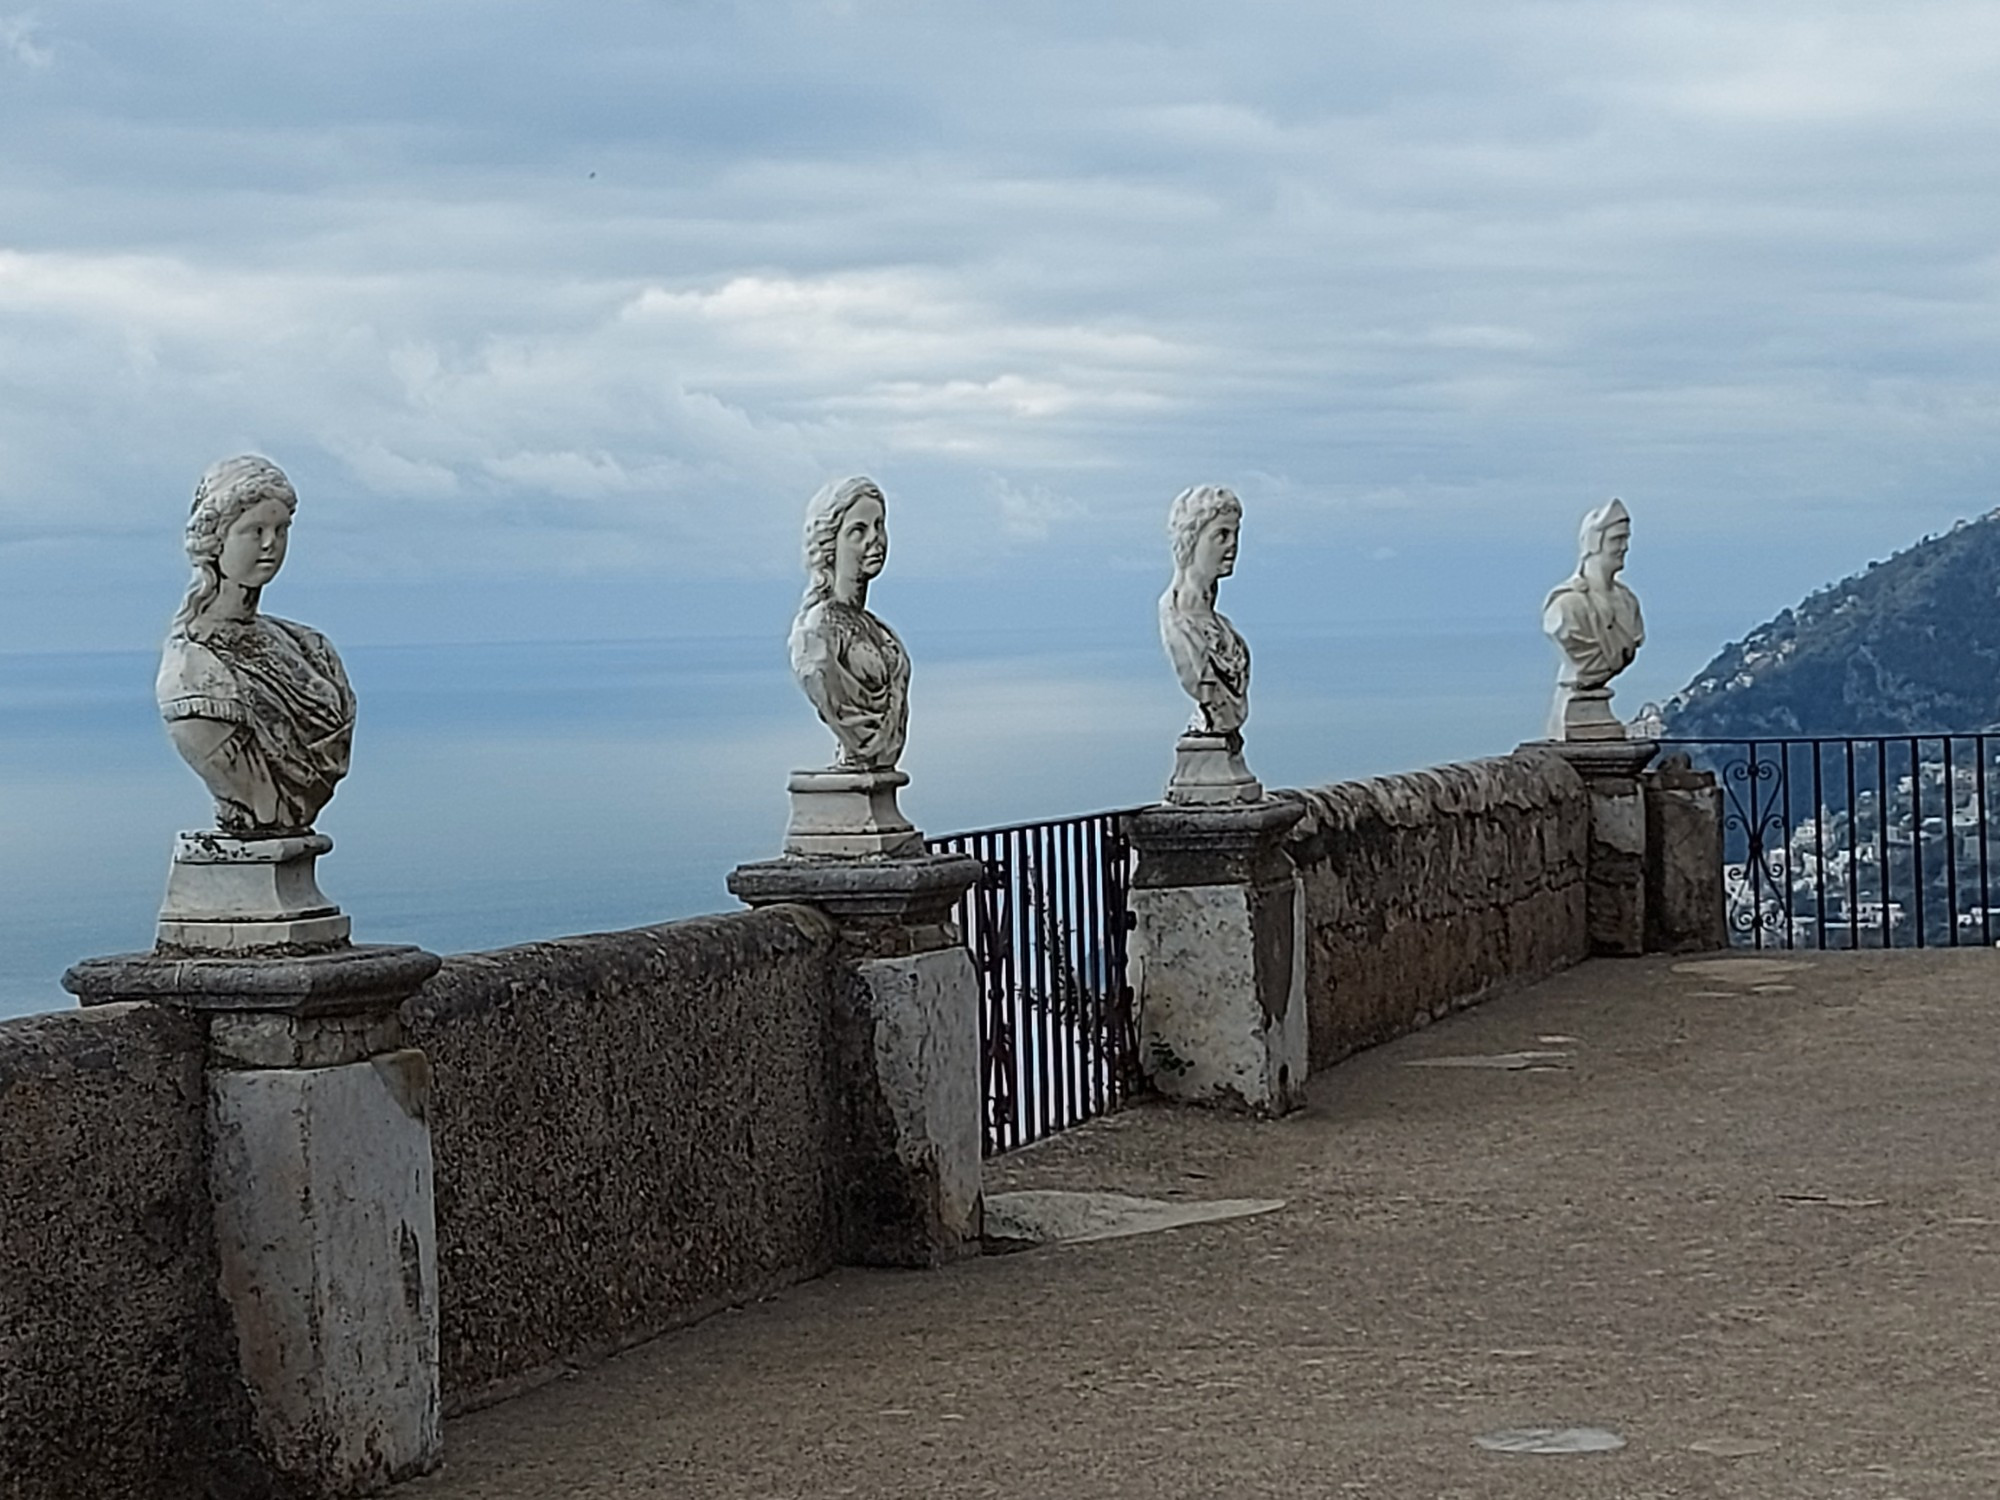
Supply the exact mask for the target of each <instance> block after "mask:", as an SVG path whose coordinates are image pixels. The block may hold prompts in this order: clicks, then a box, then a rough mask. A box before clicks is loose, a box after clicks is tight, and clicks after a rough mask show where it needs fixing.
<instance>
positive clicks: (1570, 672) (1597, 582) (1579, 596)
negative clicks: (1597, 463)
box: [1542, 499, 1646, 740]
mask: <svg viewBox="0 0 2000 1500" xmlns="http://www.w3.org/2000/svg"><path fill="white" fill-rule="evenodd" d="M1631 541H1632V517H1631V514H1630V512H1628V511H1627V510H1626V508H1625V504H1624V502H1623V501H1621V500H1615V499H1614V500H1612V501H1610V502H1609V503H1608V504H1605V505H1600V506H1599V507H1598V508H1597V509H1595V510H1593V511H1591V512H1590V513H1589V514H1588V515H1586V516H1585V517H1584V518H1583V526H1582V529H1581V531H1580V533H1579V535H1578V539H1577V550H1578V552H1579V554H1580V555H1579V557H1578V560H1577V565H1576V572H1575V573H1574V574H1573V575H1572V576H1571V577H1569V578H1566V579H1565V580H1563V582H1561V583H1559V584H1557V585H1556V587H1555V588H1554V589H1553V590H1552V591H1551V592H1550V594H1549V597H1548V600H1547V602H1546V603H1545V604H1544V605H1543V606H1542V631H1543V633H1544V634H1545V635H1547V636H1548V638H1549V639H1550V640H1552V641H1553V642H1555V645H1556V649H1557V650H1558V651H1559V652H1561V653H1562V666H1561V668H1560V669H1559V670H1558V672H1557V674H1556V696H1555V704H1554V707H1553V708H1552V710H1551V712H1550V716H1549V738H1550V739H1552V740H1602V739H1623V738H1625V734H1626V731H1625V726H1624V725H1623V724H1621V723H1619V722H1618V720H1617V719H1616V718H1615V717H1614V716H1613V715H1612V712H1611V680H1612V679H1613V678H1614V677H1616V676H1617V675H1618V674H1619V673H1620V672H1622V671H1624V670H1625V669H1626V668H1627V667H1629V666H1630V665H1631V664H1632V660H1633V658H1634V657H1636V656H1637V655H1638V654H1639V648H1640V647H1641V646H1642V645H1644V644H1645V642H1646V623H1645V621H1644V619H1643V618H1642V617H1641V616H1640V613H1639V600H1638V598H1637V596H1635V595H1634V594H1633V592H1632V591H1631V589H1629V588H1627V587H1626V586H1625V585H1624V584H1623V583H1621V582H1619V580H1618V574H1619V572H1620V571H1621V570H1622V569H1623V568H1624V566H1625V554H1626V550H1627V549H1628V548H1629V546H1630V545H1631Z"/></svg>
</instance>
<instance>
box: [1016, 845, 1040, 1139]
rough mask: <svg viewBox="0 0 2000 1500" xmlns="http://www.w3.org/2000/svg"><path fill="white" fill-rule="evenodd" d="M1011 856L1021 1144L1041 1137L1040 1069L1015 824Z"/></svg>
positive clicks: (1024, 855)
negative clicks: (1037, 1056)
mask: <svg viewBox="0 0 2000 1500" xmlns="http://www.w3.org/2000/svg"><path fill="white" fill-rule="evenodd" d="M1007 846H1008V853H1009V855H1010V856H1011V859H1010V862H1009V863H1010V877H1011V878H1010V879H1009V880H1008V882H1007V888H1008V894H1009V896H1011V897H1012V898H1013V903H1014V911H1013V921H1012V923H1011V924H1010V930H1009V932H1008V935H1007V949H1008V953H1009V955H1010V956H1011V957H1012V958H1013V961H1014V1080H1015V1084H1016V1086H1017V1087H1018V1088H1019V1089H1020V1098H1021V1104H1020V1110H1019V1114H1020V1119H1021V1144H1022V1145H1024V1146H1025V1145H1027V1144H1028V1143H1029V1142H1031V1141H1037V1140H1040V1139H1041V1129H1040V1126H1041V1119H1042V1095H1041V1087H1040V1084H1041V1069H1040V1066H1039V1065H1038V1064H1037V1063H1036V1061H1035V1054H1036V1052H1037V1051H1038V1050H1040V1048H1039V1044H1038V1043H1037V1041H1036V1039H1035V1028H1034V1017H1035V995H1034V987H1035V968H1034V956H1035V947H1034V944H1035V914H1034V901H1033V893H1032V890H1031V888H1030V886H1029V879H1030V875H1029V870H1028V833H1027V830H1026V829H1024V828H1017V829H1015V830H1014V831H1013V832H1012V833H1009V834H1008V835H1007Z"/></svg>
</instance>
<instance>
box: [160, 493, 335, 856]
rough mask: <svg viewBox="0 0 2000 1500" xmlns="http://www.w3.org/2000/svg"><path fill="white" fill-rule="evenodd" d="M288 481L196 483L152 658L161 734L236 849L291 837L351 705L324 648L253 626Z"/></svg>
mask: <svg viewBox="0 0 2000 1500" xmlns="http://www.w3.org/2000/svg"><path fill="white" fill-rule="evenodd" d="M297 506H298V496H297V495H296V494H294V493H293V490H292V485H291V481H290V480H288V479H286V478H285V476H284V473H283V472H282V471H281V470H280V469H279V468H278V466H277V465H276V464H274V463H272V462H271V461H270V460H269V459H265V458H258V457H255V456H252V455H246V456H244V457H241V458H228V459H224V460H223V461H222V462H221V463H218V464H216V465H214V466H213V467H211V468H210V469H209V471H208V472H207V473H206V474H204V475H202V476H201V483H200V484H199V485H197V486H196V487H195V492H194V509H193V512H192V513H191V514H190V515H189V517H188V523H187V554H188V561H189V562H190V563H192V564H193V565H194V579H193V581H192V582H191V583H190V584H189V586H188V592H187V598H186V599H185V600H183V601H182V603H181V607H180V610H179V611H178V612H177V613H176V614H175V615H174V619H173V624H172V626H171V627H170V628H169V630H168V633H167V641H166V645H165V647H164V649H163V650H162V651H161V654H160V675H159V681H158V684H157V689H158V695H159V702H160V714H161V717H163V718H164V719H165V720H166V724H167V734H168V736H169V738H171V739H172V740H173V742H174V748H175V749H176V750H178V751H180V753H181V758H182V759H184V760H185V761H186V762H187V763H188V764H189V765H190V766H192V767H193V768H194V771H195V774H196V775H197V776H199V777H201V779H202V781H203V783H204V784H205V785H206V786H207V787H208V790H209V792H210V793H211V794H212V795H213V796H214V798H215V817H216V824H217V826H218V827H219V828H220V829H221V830H222V831H223V832H224V833H227V834H231V835H234V836H236V837H239V838H271V837H278V836H281V835H286V834H296V833H303V832H305V831H307V830H309V829H310V828H311V827H312V823H313V819H314V818H316V817H318V816H319V810H320V809H321V808H322V807H324V806H326V804H327V801H328V799H329V798H331V797H332V796H333V789H334V786H335V784H336V783H338V782H339V780H340V778H341V777H343V776H345V775H346V774H347V759H348V749H349V745H350V743H351V741H352V739H353V735H354V693H353V690H352V689H350V688H349V687H348V685H347V673H346V672H345V671H344V670H343V669H342V668H341V665H340V658H339V656H337V655H336V654H335V653H334V649H333V647H332V646H331V645H329V644H328V643H327V640H326V637H325V636H323V635H321V634H320V633H319V632H318V631H316V630H312V629H309V628H307V627H306V626H304V625H298V624H294V623H293V622H292V621H290V620H280V619H278V618H276V617H275V616H272V615H266V614H260V613H259V612H258V609H257V602H258V599H259V596H260V595H261V594H262V593H263V589H264V585H265V584H267V583H269V582H270V581H271V580H272V579H273V578H275V577H276V576H277V574H278V570H279V568H281V567H283V566H284V562H285V547H286V542H287V539H288V536H289V533H290V531H291V525H292V512H293V511H294V510H295V509H296V508H297Z"/></svg>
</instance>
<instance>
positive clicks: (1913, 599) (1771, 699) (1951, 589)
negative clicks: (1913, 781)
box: [1665, 510, 2000, 738]
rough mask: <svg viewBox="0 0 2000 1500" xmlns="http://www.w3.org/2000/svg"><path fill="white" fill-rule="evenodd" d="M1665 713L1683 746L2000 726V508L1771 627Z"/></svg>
mask: <svg viewBox="0 0 2000 1500" xmlns="http://www.w3.org/2000/svg"><path fill="white" fill-rule="evenodd" d="M1665 713H1666V725H1667V731H1666V732H1667V733H1668V734H1670V735H1675V736H1680V737H1683V738H1702V737H1716V738H1736V737H1748V736H1753V735H1788V734H1817V735H1871V734H1897V733H1904V734H1909V733H1936V732H1939V731H1944V730H1958V731H1969V730H1975V729H1985V728H1989V727H1992V726H1994V725H2000V510H1995V511H1992V512H1989V513H1988V514H1986V515H1984V516H1981V517H1980V518H1979V519H1977V520H1973V521H1961V522H1960V523H1959V524H1958V525H1957V526H1955V527H1953V528H1952V529H1951V530H1950V531H1948V532H1946V533H1945V534H1944V535H1942V536H1935V537H1926V538H1925V539H1924V540H1923V541H1921V542H1919V543H1918V544H1917V545H1915V546H1914V547H1911V548H1909V549H1907V550H1906V551H1903V552H1899V553H1897V554H1896V555H1895V556H1894V557H1892V558H1890V559H1888V561H1886V562H1879V563H1871V564H1869V566H1868V569H1867V571H1866V572H1863V573H1857V574H1855V575H1854V576H1853V577H1852V578H1847V579H1843V580H1842V581H1841V582H1839V583H1836V584H1831V585H1829V586H1828V587H1826V588H1823V589H1820V590H1819V591H1818V592H1816V593H1814V594H1812V595H1810V596H1809V597H1808V598H1806V599H1805V600H1804V601H1803V602H1802V603H1800V604H1799V605H1797V606H1796V607H1795V608H1792V609H1788V610H1786V611H1784V612H1783V613H1782V614H1780V615H1779V616H1778V617H1777V618H1776V619H1774V620H1771V621H1769V622H1767V623H1766V624H1763V625H1760V626H1758V627H1757V629H1755V630H1753V631H1751V632H1750V634H1749V635H1748V636H1747V637H1745V638H1744V639H1743V640H1741V641H1737V642H1734V643H1732V644H1730V645H1728V646H1725V647H1724V648H1723V649H1722V651H1721V652H1720V653H1719V654H1718V655H1717V656H1716V658H1715V660H1713V661H1712V662H1710V663H1709V664H1708V665H1707V666H1706V667H1704V668H1703V669H1702V670H1701V671H1700V672H1699V673H1698V674H1697V675H1696V677H1695V680H1694V681H1693V682H1692V683H1690V684H1689V685H1688V686H1687V687H1686V688H1685V689H1683V690H1682V691H1681V692H1680V693H1679V694H1678V695H1677V696H1676V697H1675V698H1674V699H1673V700H1672V701H1671V702H1669V703H1668V704H1667V705H1666V710H1665Z"/></svg>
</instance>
